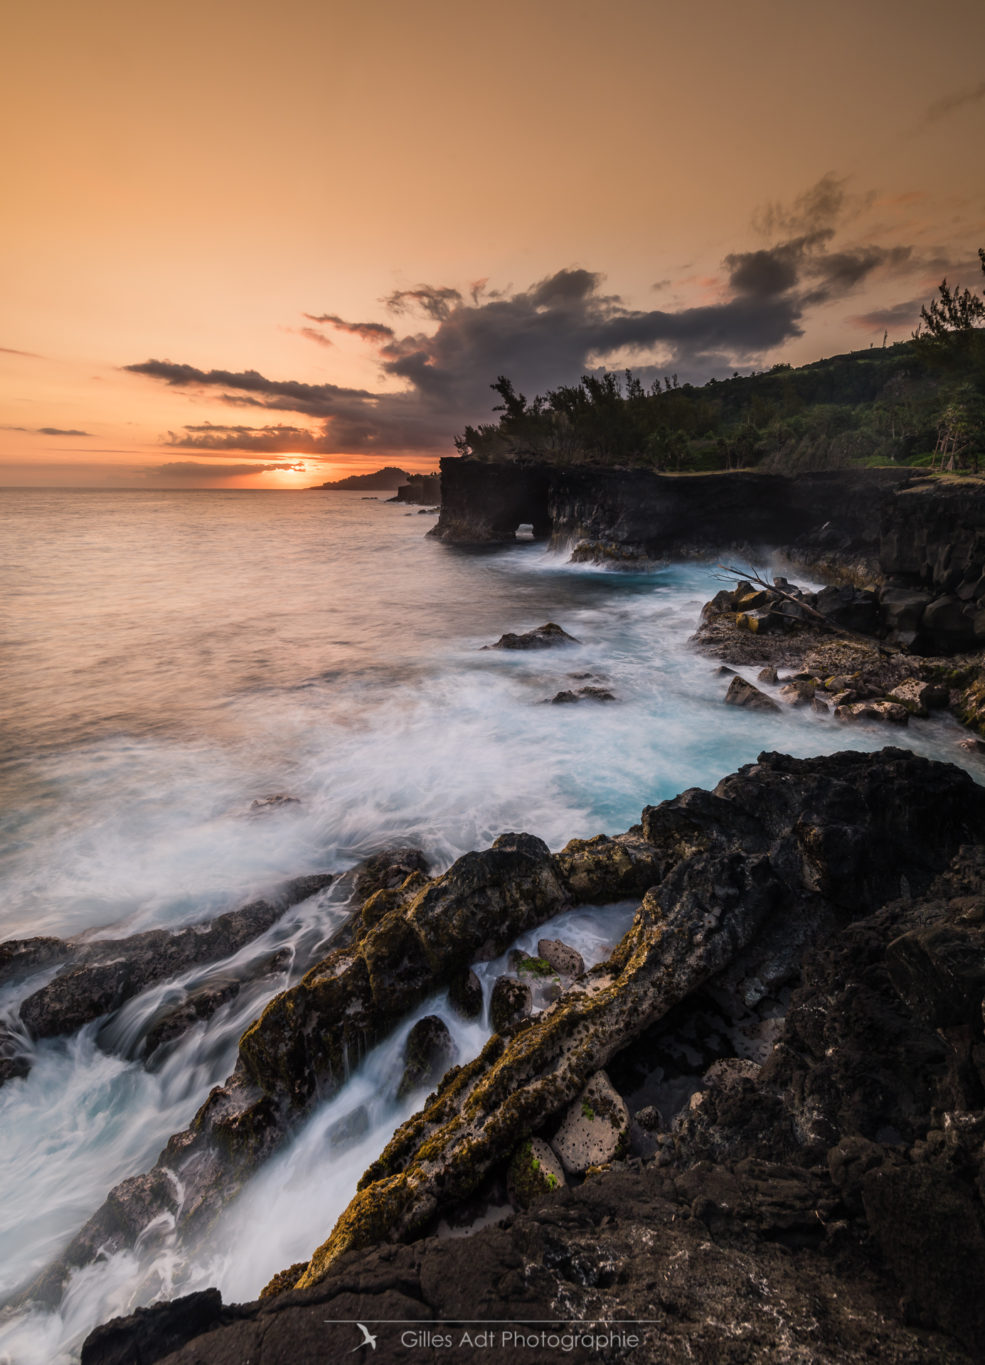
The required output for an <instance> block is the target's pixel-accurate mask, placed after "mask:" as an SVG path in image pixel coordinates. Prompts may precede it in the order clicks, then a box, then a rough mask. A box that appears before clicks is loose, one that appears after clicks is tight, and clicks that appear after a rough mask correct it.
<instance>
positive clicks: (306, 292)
mask: <svg viewBox="0 0 985 1365" xmlns="http://www.w3.org/2000/svg"><path fill="white" fill-rule="evenodd" d="M4 28H5V35H4V36H5V42H4V50H5V63H4V66H5V73H4V83H3V85H4V88H3V92H2V96H0V98H2V100H3V101H4V103H5V106H6V107H5V108H4V110H3V120H2V127H3V132H2V134H0V136H2V138H3V143H4V145H3V156H2V166H3V176H4V180H5V188H4V201H5V211H4V213H3V216H2V222H0V245H2V250H0V272H2V276H3V278H2V286H0V287H2V296H3V299H4V308H3V312H2V315H0V484H46V483H54V484H66V485H82V484H89V485H101V486H106V485H107V484H109V485H113V484H116V485H120V486H130V487H134V486H137V487H146V486H156V487H162V486H166V487H195V486H200V487H205V486H230V487H298V486H302V487H303V486H305V485H306V484H310V483H315V482H319V481H320V480H322V479H325V478H332V477H337V476H338V475H339V474H340V473H344V472H346V471H347V470H362V469H372V468H376V467H377V466H379V465H381V464H385V463H400V464H401V465H403V466H404V467H405V468H427V467H430V466H431V465H432V464H433V462H434V460H435V458H436V457H437V456H438V455H440V454H444V453H450V452H451V449H452V446H451V439H452V437H453V436H454V434H455V433H456V432H457V431H459V430H461V428H462V426H463V425H464V423H465V422H466V421H470V420H472V421H474V420H477V419H482V418H484V417H486V415H487V413H488V409H489V407H491V405H492V402H494V401H495V399H494V397H493V395H492V394H491V393H489V390H488V385H489V383H490V382H491V381H492V380H494V379H495V378H496V375H497V374H499V373H502V372H504V371H505V372H506V373H509V374H510V375H511V376H512V377H513V378H514V379H515V381H516V383H517V386H518V387H519V388H521V389H523V390H524V391H525V392H528V393H529V392H533V391H535V390H536V389H537V388H538V387H543V386H544V385H546V384H551V383H559V382H565V381H570V380H576V379H577V378H578V375H579V373H580V370H581V368H582V367H584V366H586V365H589V364H607V365H609V366H610V367H621V366H623V365H624V364H627V363H629V364H632V365H633V366H634V368H640V369H641V370H643V371H644V373H658V372H660V371H661V367H664V368H673V369H677V370H679V371H680V372H681V373H682V377H690V378H695V379H701V378H706V377H708V376H709V375H710V374H711V373H729V372H731V369H732V368H739V369H745V368H749V367H752V368H761V367H762V366H763V365H765V364H770V363H773V362H774V361H775V360H777V359H785V360H790V361H792V362H794V363H797V362H800V361H803V360H808V359H813V358H816V357H818V356H821V355H827V354H833V353H836V352H838V351H843V350H848V349H852V348H854V347H858V346H867V345H868V344H869V342H870V341H872V340H875V342H876V344H877V345H878V344H880V343H881V341H882V337H883V332H884V330H888V332H889V338H890V340H894V339H900V338H902V337H905V336H908V335H909V334H910V332H911V331H912V330H913V326H914V325H915V322H916V318H917V315H918V313H919V303H920V301H922V300H926V299H927V298H929V297H930V295H931V293H932V292H933V289H934V286H935V285H936V283H937V282H938V281H939V279H940V277H941V276H942V275H943V274H944V273H947V274H948V276H949V277H950V278H951V279H952V281H955V280H957V281H960V282H962V283H966V284H976V283H977V261H976V249H977V247H978V246H979V245H985V180H983V177H982V175H981V169H980V160H981V156H980V152H981V147H982V145H983V142H985V139H983V133H985V126H983V124H985V80H983V75H985V73H983V66H982V58H981V54H982V51H983V49H985V6H983V5H982V4H981V3H980V0H936V2H935V3H933V4H931V3H914V0H863V3H862V4H859V3H858V0H851V3H848V2H847V0H829V2H828V3H827V4H826V5H825V6H823V7H818V6H807V5H802V4H795V3H779V2H778V0H771V2H770V3H764V2H763V0H744V2H743V3H742V4H736V3H734V0H731V3H727V4H726V3H722V0H699V2H698V3H696V4H694V5H690V6H681V5H673V6H671V5H669V4H664V3H660V0H627V3H624V4H623V5H622V6H621V7H620V8H619V9H618V10H616V11H612V12H611V13H610V14H609V15H608V16H607V15H606V12H605V11H603V10H602V9H600V8H599V6H598V5H597V4H596V3H594V0H593V3H591V4H589V3H583V0H524V3H522V4H521V3H518V2H517V0H504V3H500V4H498V5H496V6H483V7H479V6H466V5H462V4H461V3H460V0H456V3H450V0H419V3H418V4H416V5H413V6H409V5H406V4H398V3H396V2H395V0H376V3H363V4H360V5H358V6H357V5H356V4H354V3H348V2H346V3H342V2H341V0H335V2H334V3H333V2H332V0H281V2H280V3H279V4H278V5H276V6H272V5H268V4H260V3H258V2H257V0H237V3H235V4H233V3H229V2H228V0H210V2H209V3H208V4H206V5H202V4H201V0H195V3H191V2H190V0H172V3H171V4H169V5H168V6H160V5H154V6H151V5H149V4H147V3H141V2H140V0H136V2H135V0H126V2H125V3H124V0H87V3H85V4H79V3H78V0H35V3H34V4H33V5H32V6H30V7H28V6H20V7H18V8H17V9H10V10H9V11H8V14H7V16H6V19H5V24H4ZM812 190H813V193H812ZM770 206H772V210H771V209H770ZM756 253H759V254H756ZM726 258H731V260H730V261H729V260H727V259H726ZM778 271H779V272H780V274H781V275H783V278H782V279H779V278H777V272H778ZM771 272H772V273H771ZM783 272H789V278H788V277H787V275H785V274H783ZM478 281H485V282H486V283H485V286H484V290H483V291H477V292H475V293H474V294H473V293H472V292H470V290H471V288H472V286H473V285H475V284H476V282H478ZM544 281H548V282H549V284H547V285H543V284H542V282H544ZM422 285H427V286H429V287H430V289H431V292H428V293H421V292H420V290H419V286H422ZM538 285H542V287H541V288H540V289H538V288H537V286H538ZM781 286H782V287H781ZM436 290H437V291H441V290H454V291H457V293H440V292H439V293H436V292H434V291H436ZM395 296H396V297H395ZM613 296H618V302H615V301H613ZM387 299H389V300H390V303H389V304H388V303H386V302H385V300H387ZM315 318H321V319H323V320H322V321H321V322H315V321H313V319H315ZM325 319H329V320H325ZM352 323H358V324H366V323H374V324H378V325H382V327H384V328H388V329H389V331H383V330H381V329H380V327H379V326H378V327H377V329H376V330H375V331H374V330H373V329H369V330H367V329H365V328H363V329H362V330H361V331H358V332H357V331H353V330H351V328H349V329H347V328H346V327H345V326H344V325H343V324H352ZM152 360H153V361H158V362H170V363H171V365H172V368H171V369H170V370H166V369H163V368H159V369H158V370H157V371H153V370H146V369H145V370H143V371H141V370H128V369H126V368H125V367H127V366H142V365H145V364H146V362H149V361H152ZM176 367H187V368H184V369H181V370H179V369H178V368H176ZM251 375H252V376H253V377H252V378H250V377H249V376H251ZM244 376H246V377H245V378H244ZM340 390H341V391H342V392H340ZM196 429H197V430H196ZM75 433H85V434H75ZM169 433H170V435H169ZM292 445H293V447H294V448H293V449H292ZM271 466H285V467H284V468H271ZM289 466H294V468H290V467H289ZM298 466H301V467H300V468H298ZM249 470H252V471H255V472H244V471H249ZM228 471H236V472H235V473H233V474H230V473H229V472H228Z"/></svg>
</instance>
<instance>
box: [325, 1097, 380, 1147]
mask: <svg viewBox="0 0 985 1365" xmlns="http://www.w3.org/2000/svg"><path fill="white" fill-rule="evenodd" d="M368 1132H369V1110H368V1109H367V1108H366V1106H365V1105H364V1104H360V1105H359V1106H358V1107H357V1108H355V1109H350V1110H349V1112H348V1114H343V1115H342V1117H341V1118H340V1119H336V1120H335V1122H334V1123H333V1124H332V1125H331V1126H330V1127H329V1129H328V1131H327V1133H326V1134H325V1136H326V1137H327V1138H328V1145H329V1147H330V1148H331V1149H332V1151H333V1152H344V1151H347V1150H348V1149H349V1148H350V1147H354V1146H355V1145H356V1143H357V1142H361V1141H362V1139H363V1138H364V1137H365V1136H366V1134H367V1133H368Z"/></svg>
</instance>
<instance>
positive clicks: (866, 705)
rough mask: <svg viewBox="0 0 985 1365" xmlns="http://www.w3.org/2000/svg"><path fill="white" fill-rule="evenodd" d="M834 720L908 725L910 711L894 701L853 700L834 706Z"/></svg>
mask: <svg viewBox="0 0 985 1365" xmlns="http://www.w3.org/2000/svg"><path fill="white" fill-rule="evenodd" d="M834 714H835V720H844V721H856V720H883V721H888V722H889V723H890V724H891V725H908V724H909V721H910V713H909V711H908V710H907V708H906V707H905V706H902V705H901V704H900V703H899V702H895V701H853V702H847V703H843V704H841V705H839V706H836V707H835V712H834Z"/></svg>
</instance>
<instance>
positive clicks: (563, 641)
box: [482, 621, 579, 649]
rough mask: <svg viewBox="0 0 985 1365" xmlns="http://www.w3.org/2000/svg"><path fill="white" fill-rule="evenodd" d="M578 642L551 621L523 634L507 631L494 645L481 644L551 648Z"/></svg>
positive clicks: (511, 647)
mask: <svg viewBox="0 0 985 1365" xmlns="http://www.w3.org/2000/svg"><path fill="white" fill-rule="evenodd" d="M578 643H579V642H578V641H577V640H576V639H575V637H574V636H573V635H569V634H568V632H567V631H566V630H563V629H562V628H561V626H559V625H556V624H555V623H554V622H553V621H548V622H547V624H546V625H543V626H538V627H537V629H536V630H528V631H526V632H525V633H524V634H523V635H515V634H513V633H507V634H506V635H501V636H500V637H499V639H498V640H497V641H496V643H495V644H494V645H483V646H482V648H483V649H553V648H554V647H555V646H557V645H576V644H578Z"/></svg>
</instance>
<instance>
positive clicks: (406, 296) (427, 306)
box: [383, 284, 478, 322]
mask: <svg viewBox="0 0 985 1365" xmlns="http://www.w3.org/2000/svg"><path fill="white" fill-rule="evenodd" d="M475 292H478V291H475ZM383 302H384V304H385V306H386V307H387V308H389V310H390V312H391V313H406V312H408V311H410V310H412V309H414V308H417V309H418V310H419V311H420V312H422V313H424V314H425V315H426V316H427V317H429V318H433V319H434V321H435V322H443V321H444V320H445V318H447V317H448V316H449V315H450V314H451V311H452V309H453V308H455V307H457V306H458V305H459V304H460V303H461V302H462V296H461V294H460V293H459V292H458V290H457V289H451V288H449V287H448V286H447V285H444V286H441V287H439V288H435V286H434V285H431V284H421V285H418V287H417V288H416V289H397V290H395V291H394V293H392V294H389V295H388V296H387V297H386V298H385V299H384V300H383Z"/></svg>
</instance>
